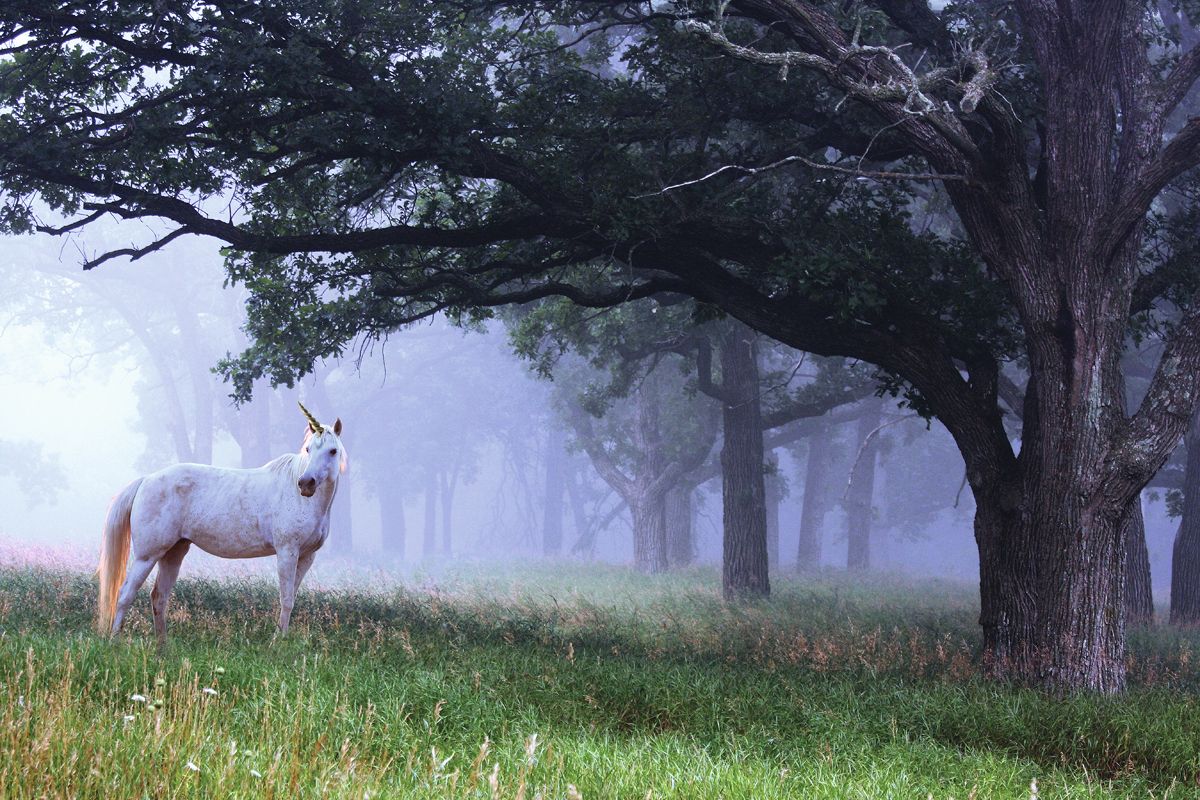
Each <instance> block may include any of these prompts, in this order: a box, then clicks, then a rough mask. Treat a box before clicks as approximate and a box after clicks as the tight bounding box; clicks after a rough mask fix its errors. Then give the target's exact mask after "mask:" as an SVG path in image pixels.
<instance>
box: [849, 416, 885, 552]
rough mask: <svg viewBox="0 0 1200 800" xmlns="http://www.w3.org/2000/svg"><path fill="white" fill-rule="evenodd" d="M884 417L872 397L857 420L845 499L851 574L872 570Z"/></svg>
mask: <svg viewBox="0 0 1200 800" xmlns="http://www.w3.org/2000/svg"><path fill="white" fill-rule="evenodd" d="M882 416H883V401H882V400H879V399H877V398H871V399H869V400H864V401H863V415H862V416H861V417H859V418H858V444H857V446H856V447H855V458H856V460H855V462H854V467H853V469H852V470H851V472H850V487H849V493H848V495H847V497H846V522H847V537H846V538H847V543H846V569H848V570H850V571H851V572H865V571H866V570H868V569H870V568H871V517H872V508H873V503H874V500H875V460H876V456H877V455H878V453H879V433H878V429H879V422H880V419H881V418H882Z"/></svg>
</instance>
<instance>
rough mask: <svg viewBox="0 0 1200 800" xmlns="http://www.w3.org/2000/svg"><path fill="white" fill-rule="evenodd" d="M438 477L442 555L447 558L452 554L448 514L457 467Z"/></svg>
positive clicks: (452, 507)
mask: <svg viewBox="0 0 1200 800" xmlns="http://www.w3.org/2000/svg"><path fill="white" fill-rule="evenodd" d="M438 477H439V479H440V480H441V488H440V491H441V499H442V555H444V556H446V557H447V558H449V557H450V555H451V554H452V553H453V552H454V548H453V546H452V545H453V540H452V538H451V530H453V528H452V526H451V524H450V514H451V512H452V511H453V509H454V490H455V488H456V487H457V486H458V465H457V464H455V465H454V468H453V469H451V470H441V471H439V472H438Z"/></svg>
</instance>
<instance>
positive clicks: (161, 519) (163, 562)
mask: <svg viewBox="0 0 1200 800" xmlns="http://www.w3.org/2000/svg"><path fill="white" fill-rule="evenodd" d="M300 410H302V411H303V412H304V416H306V417H307V418H308V427H307V428H305V431H304V434H305V435H304V447H303V448H301V450H300V452H299V453H297V454H288V455H283V456H280V457H279V458H277V459H275V460H274V461H272V462H270V463H269V464H267V465H266V466H264V467H259V468H258V469H224V468H221V467H210V466H206V465H204V464H175V465H173V466H170V467H167V468H166V469H164V470H161V471H159V472H156V473H154V474H153V475H146V476H143V477H141V478H138V479H137V480H135V481H134V482H133V483H131V484H129V485H128V486H126V487H125V488H124V489H123V490H122V491H121V493H120V494H118V495H117V496H116V497H114V498H113V501H112V503H111V504H110V505H109V507H108V518H107V520H106V521H105V523H104V539H103V541H102V543H101V546H100V566H99V568H98V569H97V570H96V571H97V574H98V575H99V576H100V603H99V606H100V618H99V621H98V627H99V629H100V632H101V633H112V634H117V633H120V631H121V625H122V624H123V623H124V621H125V614H126V613H127V612H128V611H129V606H130V604H132V603H133V598H134V596H135V595H136V594H137V590H138V589H139V588H140V587H141V585H142V583H144V582H145V580H146V577H147V576H148V575H149V574H150V570H151V569H152V568H153V567H154V565H155V564H158V577H157V578H155V581H154V590H153V592H151V594H150V603H151V608H152V609H153V611H154V633H155V635H156V636H157V637H158V639H159V640H160V641H163V640H165V639H166V635H167V599H168V597H169V596H170V594H171V587H172V586H174V585H175V579H176V578H177V577H178V576H179V565H180V564H181V563H182V562H183V557H184V556H185V555H186V554H187V551H188V548H189V547H191V546H192V544H193V543H195V545H196V546H197V547H199V548H200V549H201V550H203V551H205V552H206V553H212V554H213V555H215V556H220V557H221V558H257V557H260V556H269V555H274V556H275V557H276V562H277V564H278V569H279V633H280V634H285V633H287V629H288V620H289V618H290V617H291V615H292V605H293V604H294V603H295V600H296V590H297V589H298V588H299V587H300V581H302V580H303V579H304V574H305V573H306V572H308V568H309V567H310V566H312V562H313V556H315V555H316V552H317V550H319V549H320V548H321V545H323V544H324V543H325V537H326V536H327V535H328V534H329V508H330V506H331V504H332V503H333V497H334V495H335V494H337V487H338V478H339V476H340V475H341V473H343V472H345V471H346V464H347V459H346V450H345V448H343V447H342V441H341V439H339V438H338V437H339V436H340V435H341V433H342V421H341V420H340V419H339V420H337V421H336V422H334V423H333V425H332V426H327V425H322V424H321V423H319V422H317V420H316V419H315V418H314V417H313V415H312V414H310V413H308V409H306V408H305V407H304V406H303V405H301V406H300ZM131 544H132V549H133V566H132V568H131V569H129V571H128V575H126V561H127V560H128V558H129V551H130V545H131ZM122 581H124V583H122ZM118 587H120V589H119V593H118Z"/></svg>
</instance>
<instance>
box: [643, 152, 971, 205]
mask: <svg viewBox="0 0 1200 800" xmlns="http://www.w3.org/2000/svg"><path fill="white" fill-rule="evenodd" d="M788 164H803V165H805V166H806V167H812V168H813V169H822V170H827V171H829V172H836V173H838V174H839V175H849V176H851V177H854V178H870V179H872V180H881V181H882V180H892V181H970V180H971V179H970V178H969V177H967V176H966V175H943V174H941V173H938V172H873V171H871V170H863V169H849V168H847V167H839V166H836V165H834V164H821V163H818V162H816V161H811V160H809V159H807V158H805V157H804V156H788V157H787V158H781V159H779V160H778V161H775V162H773V163H771V164H767V165H765V166H762V167H743V166H742V165H741V164H726V165H725V166H723V167H719V168H717V169H715V170H713V171H712V172H710V173H708V174H707V175H705V176H704V177H702V178H696V179H695V180H690V181H684V182H683V183H673V184H671V185H670V186H664V187H663V188H661V189H659V190H658V191H657V192H650V193H649V194H639V195H634V196H633V198H632V199H634V200H643V199H645V198H647V197H656V196H658V195H661V194H665V193H666V192H669V191H671V190H672V189H682V188H683V187H685V186H694V185H695V184H698V183H704V182H705V181H707V180H709V179H711V178H715V177H717V176H718V175H720V174H721V173H723V172H727V171H730V170H736V171H738V172H744V173H746V174H747V175H758V174H759V173H762V172H769V171H771V170H774V169H779V168H780V167H785V166H787V165H788Z"/></svg>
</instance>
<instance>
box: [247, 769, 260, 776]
mask: <svg viewBox="0 0 1200 800" xmlns="http://www.w3.org/2000/svg"><path fill="white" fill-rule="evenodd" d="M250 774H251V775H253V776H254V777H256V778H261V777H262V773H261V772H259V771H258V770H256V769H252V770H250Z"/></svg>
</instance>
